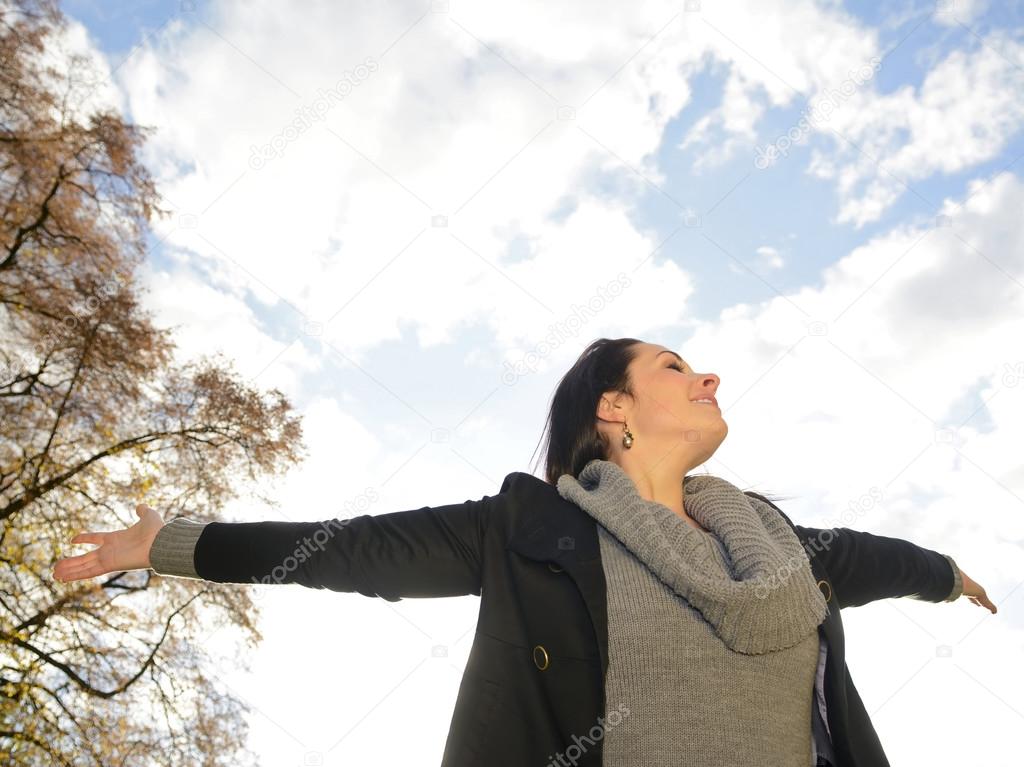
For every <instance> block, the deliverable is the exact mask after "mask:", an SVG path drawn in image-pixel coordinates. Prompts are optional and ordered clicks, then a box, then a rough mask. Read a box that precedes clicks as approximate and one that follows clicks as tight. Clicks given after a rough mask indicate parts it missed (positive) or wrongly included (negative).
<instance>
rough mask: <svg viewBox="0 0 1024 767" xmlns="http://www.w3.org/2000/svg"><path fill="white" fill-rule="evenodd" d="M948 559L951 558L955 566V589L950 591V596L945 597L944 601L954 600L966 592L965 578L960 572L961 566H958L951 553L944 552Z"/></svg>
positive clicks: (950, 560) (953, 566) (951, 562)
mask: <svg viewBox="0 0 1024 767" xmlns="http://www.w3.org/2000/svg"><path fill="white" fill-rule="evenodd" d="M942 556H944V557H945V558H946V559H948V560H949V564H950V566H951V567H952V568H953V590H952V591H951V592H949V596H948V597H946V598H945V599H943V600H942V601H943V602H954V601H956V600H957V599H959V598H960V595H961V594H963V593H964V578H963V575H961V573H960V568H959V567H957V565H956V562H955V561H954V559H953V557H951V556H949V554H943V555H942Z"/></svg>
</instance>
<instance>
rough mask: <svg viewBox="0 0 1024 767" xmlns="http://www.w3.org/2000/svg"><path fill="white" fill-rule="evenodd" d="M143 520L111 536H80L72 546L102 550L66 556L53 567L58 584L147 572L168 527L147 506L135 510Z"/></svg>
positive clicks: (142, 504) (158, 515)
mask: <svg viewBox="0 0 1024 767" xmlns="http://www.w3.org/2000/svg"><path fill="white" fill-rule="evenodd" d="M135 513H136V514H137V515H138V517H139V521H138V522H136V523H135V524H134V525H132V526H131V527H128V528H125V529H124V530H115V531H113V532H109V533H98V532H87V533H79V534H78V535H76V536H75V537H74V538H72V539H71V542H72V543H96V544H99V548H96V549H93V550H92V551H87V552H86V553H85V554H79V555H78V556H74V557H65V558H63V559H60V560H58V561H57V564H56V565H54V567H53V577H54V578H56V579H57V580H58V581H80V580H82V579H84V578H94V577H95V576H97V575H105V574H106V573H112V572H119V571H121V570H143V569H146V568H148V567H149V566H150V564H149V549H150V546H151V545H152V544H153V539H154V538H156V534H157V533H158V532H160V528H161V527H163V526H164V520H163V517H161V516H160V513H159V512H158V511H157V510H156V509H153V508H151V507H149V506H147V505H146V504H144V503H140V504H139V505H138V506H136V507H135Z"/></svg>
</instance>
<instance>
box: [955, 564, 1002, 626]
mask: <svg viewBox="0 0 1024 767" xmlns="http://www.w3.org/2000/svg"><path fill="white" fill-rule="evenodd" d="M960 575H961V577H962V578H963V579H964V593H963V594H962V595H961V596H965V597H967V598H968V599H970V600H971V601H972V602H974V604H976V605H980V606H981V607H987V608H988V609H989V610H991V611H992V614H993V615H994V614H995V613H996V612H998V610H997V609H996V606H995V605H994V604H992V600H991V599H989V598H988V594H986V593H985V589H984V588H982V586H981V584H979V583H976V582H975V581H974V580H973V579H972V578H971V577H970V576H969V575H968V574H967V573H965V572H964V571H963V570H961V571H960Z"/></svg>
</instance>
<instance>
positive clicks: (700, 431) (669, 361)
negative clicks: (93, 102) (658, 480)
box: [628, 343, 729, 460]
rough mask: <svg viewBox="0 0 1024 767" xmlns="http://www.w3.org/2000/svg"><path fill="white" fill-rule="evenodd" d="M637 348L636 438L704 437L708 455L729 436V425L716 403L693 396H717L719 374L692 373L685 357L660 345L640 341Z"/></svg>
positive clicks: (632, 420)
mask: <svg viewBox="0 0 1024 767" xmlns="http://www.w3.org/2000/svg"><path fill="white" fill-rule="evenodd" d="M636 352H637V354H636V357H635V358H634V360H633V361H632V362H631V363H630V367H629V370H630V380H631V381H632V383H633V390H634V392H635V394H636V399H635V400H633V401H632V402H631V403H630V404H631V408H630V410H631V412H630V415H629V416H628V423H629V428H630V431H632V432H634V433H635V434H636V435H637V440H638V441H639V439H640V435H645V438H646V439H647V440H649V444H658V443H661V442H664V443H665V444H666V445H675V444H678V443H679V441H680V440H686V441H689V442H698V441H699V442H703V443H704V444H703V445H702V446H699V449H698V450H697V452H699V453H700V454H701V455H702V456H703V459H704V460H706V459H707V458H708V457H710V456H711V454H712V453H714V451H715V450H716V449H717V448H718V446H719V445H720V444H721V442H722V440H723V439H725V435H726V434H728V432H729V427H728V425H727V424H726V422H725V419H724V418H722V411H721V409H720V408H719V407H718V405H717V403H714V402H712V403H711V404H708V403H701V402H696V401H695V400H699V399H712V400H713V399H714V397H715V392H716V391H717V390H718V385H719V383H720V380H719V378H718V376H716V375H715V374H714V373H696V372H694V371H693V369H692V368H691V367H690V365H689V363H688V362H687V361H686V360H685V359H684V358H680V357H679V355H678V354H676V353H675V352H674V351H672V350H671V349H668V348H666V347H664V346H661V345H660V344H648V343H640V344H637V348H636ZM695 447H698V446H697V445H695Z"/></svg>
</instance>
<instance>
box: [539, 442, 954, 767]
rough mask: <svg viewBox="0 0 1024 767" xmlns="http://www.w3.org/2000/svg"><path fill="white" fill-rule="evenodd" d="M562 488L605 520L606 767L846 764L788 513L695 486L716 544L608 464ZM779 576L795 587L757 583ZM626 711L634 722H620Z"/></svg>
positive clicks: (692, 503)
mask: <svg viewBox="0 0 1024 767" xmlns="http://www.w3.org/2000/svg"><path fill="white" fill-rule="evenodd" d="M558 490H559V493H561V494H562V495H563V496H564V497H566V498H567V499H569V500H571V501H573V502H574V503H576V504H577V505H579V506H581V507H582V508H583V509H584V510H585V511H587V512H588V513H589V514H591V515H592V516H594V517H595V519H596V520H597V522H598V523H599V524H598V535H599V541H600V548H601V561H602V565H603V568H604V573H605V580H606V584H607V595H608V596H607V599H608V639H609V653H608V654H609V667H608V673H607V676H606V679H605V694H606V701H607V712H608V713H609V717H608V724H606V729H605V735H604V746H603V750H604V761H603V763H604V764H605V765H616V766H617V765H630V766H631V767H633V766H640V767H642V766H643V765H663V764H679V763H686V764H700V765H737V764H770V765H773V766H776V765H777V766H780V767H788V766H789V765H792V766H793V767H805V765H807V764H812V765H813V764H814V763H815V760H816V756H817V753H818V752H821V753H823V754H824V755H825V756H826V757H828V758H830V759H832V760H833V761H834V755H833V753H832V749H831V743H830V740H829V733H828V729H827V724H826V722H827V718H826V712H825V706H824V703H825V701H824V690H823V686H824V682H823V677H824V673H823V672H824V662H825V657H826V654H827V648H826V646H825V645H824V643H823V641H822V640H821V638H820V635H819V633H818V631H817V626H818V624H819V623H820V622H821V620H823V619H824V615H825V610H827V606H826V605H825V603H824V597H823V596H822V594H821V592H820V591H819V590H818V587H817V583H816V581H815V579H814V576H813V574H812V573H811V571H810V565H809V563H808V562H807V560H806V554H805V552H803V549H802V545H801V544H800V542H799V540H798V539H797V538H796V536H795V535H793V532H792V530H791V528H789V526H788V525H787V523H786V522H785V520H783V519H782V518H781V516H780V515H779V514H778V512H777V511H776V510H774V509H772V508H771V506H770V505H769V504H766V503H764V502H762V501H760V500H759V499H756V498H751V497H749V496H747V495H745V494H743V493H742V492H741V491H740V490H739V489H738V488H736V487H735V486H734V485H732V484H731V483H728V482H726V481H725V480H722V479H721V478H718V477H712V476H710V475H701V476H697V477H691V478H690V479H688V480H687V482H686V484H685V486H684V490H685V495H684V506H685V508H686V510H687V513H688V514H690V515H691V516H692V517H693V518H694V519H696V520H697V521H698V522H699V523H700V524H701V525H703V526H704V527H705V528H707V529H708V530H710V533H708V532H705V531H703V530H700V529H698V528H696V527H695V526H693V525H691V524H690V523H689V522H687V521H686V520H684V519H683V518H682V517H680V516H679V515H677V514H675V513H674V512H672V510H671V509H669V508H668V507H666V506H664V505H663V504H660V503H655V502H652V501H648V500H646V499H644V498H642V497H641V496H640V495H639V493H637V491H636V486H635V484H634V483H633V481H632V479H630V477H629V476H628V475H627V474H626V473H625V472H624V471H623V470H622V468H621V467H619V466H618V465H617V464H615V463H612V462H609V461H601V460H595V461H591V462H590V463H588V464H587V466H586V467H584V469H583V470H582V471H581V472H580V474H579V478H578V479H577V478H574V477H572V476H571V475H568V474H566V475H563V476H562V477H560V478H559V481H558ZM798 550H799V551H800V554H799V555H798V554H797V553H796V552H797V551H798ZM950 561H951V563H952V560H951V559H950ZM954 572H955V573H957V580H958V584H959V574H958V571H957V569H956V567H955V564H954ZM772 574H775V575H776V576H778V575H783V574H785V577H784V578H782V579H781V580H782V581H783V583H782V584H781V585H780V584H779V583H778V582H777V581H772V582H771V583H772V588H770V589H765V588H760V587H759V586H758V585H757V584H759V583H761V582H762V579H763V578H764V577H765V576H770V575H772ZM958 588H962V587H961V586H959V585H955V586H954V593H955V594H956V595H957V596H959V593H958ZM953 598H955V597H953ZM620 706H625V707H628V710H629V715H628V716H626V717H613V715H612V713H611V712H614V711H616V710H619V709H620ZM612 723H614V726H612Z"/></svg>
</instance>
